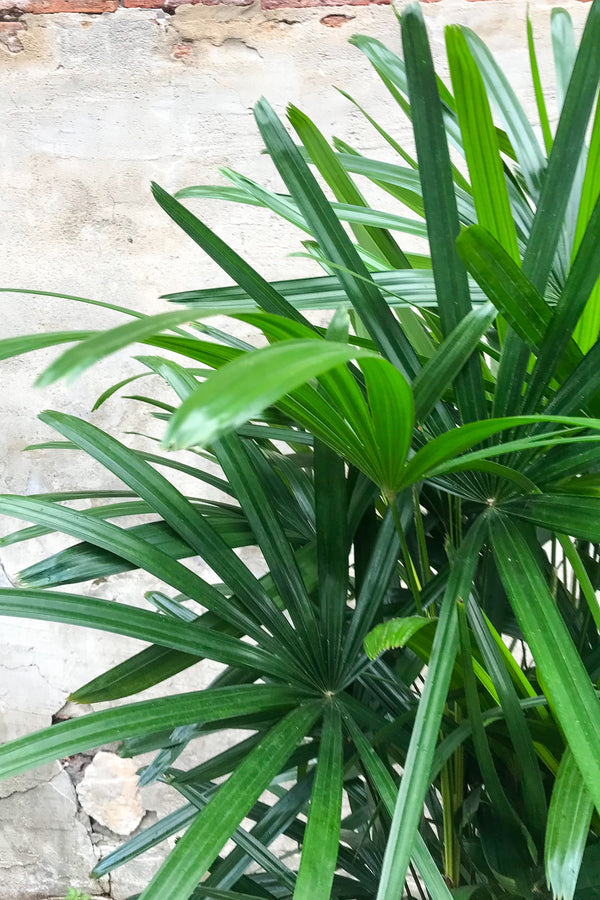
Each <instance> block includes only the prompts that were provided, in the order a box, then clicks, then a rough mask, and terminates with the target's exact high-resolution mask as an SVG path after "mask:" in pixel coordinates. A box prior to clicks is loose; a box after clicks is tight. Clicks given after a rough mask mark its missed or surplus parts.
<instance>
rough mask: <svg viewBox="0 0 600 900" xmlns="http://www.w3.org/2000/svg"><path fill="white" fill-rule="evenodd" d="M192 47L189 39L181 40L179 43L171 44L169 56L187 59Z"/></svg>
mask: <svg viewBox="0 0 600 900" xmlns="http://www.w3.org/2000/svg"><path fill="white" fill-rule="evenodd" d="M193 49H194V45H193V43H192V42H191V41H181V43H180V44H173V49H172V50H171V56H172V57H173V59H189V57H190V56H191V55H192V50H193Z"/></svg>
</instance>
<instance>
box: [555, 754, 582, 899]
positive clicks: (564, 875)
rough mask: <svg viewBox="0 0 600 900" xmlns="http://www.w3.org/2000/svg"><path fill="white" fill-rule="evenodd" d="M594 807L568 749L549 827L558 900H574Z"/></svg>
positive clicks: (563, 759)
mask: <svg viewBox="0 0 600 900" xmlns="http://www.w3.org/2000/svg"><path fill="white" fill-rule="evenodd" d="M593 811H594V804H593V802H592V798H591V797H590V795H589V792H588V790H587V788H586V786H585V784H584V781H583V778H582V777H581V772H580V771H579V769H578V768H577V763H576V762H575V758H574V756H573V754H572V752H571V751H570V750H569V749H568V748H567V750H565V752H564V754H563V758H562V759H561V762H560V766H559V769H558V772H557V775H556V781H555V782H554V789H553V791H552V799H551V801H550V809H549V813H548V824H547V826H546V844H545V850H544V859H545V866H546V878H547V879H548V885H549V887H550V888H551V890H552V893H553V895H554V897H555V898H556V900H573V895H574V893H575V888H576V886H577V878H578V876H579V869H580V867H581V861H582V859H583V851H584V850H585V845H586V841H587V837H588V834H589V830H590V822H591V819H592V813H593Z"/></svg>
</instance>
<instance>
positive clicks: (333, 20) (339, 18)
mask: <svg viewBox="0 0 600 900" xmlns="http://www.w3.org/2000/svg"><path fill="white" fill-rule="evenodd" d="M353 18H354V16H345V15H343V14H342V13H337V14H336V13H332V14H331V15H330V16H323V18H322V19H321V20H320V21H321V25H326V26H327V28H341V27H342V25H346V24H347V23H348V22H351V21H352V20H353Z"/></svg>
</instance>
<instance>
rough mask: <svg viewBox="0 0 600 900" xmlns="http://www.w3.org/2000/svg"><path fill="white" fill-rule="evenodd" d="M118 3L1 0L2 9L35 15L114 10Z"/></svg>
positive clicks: (109, 0) (104, 0) (110, 0)
mask: <svg viewBox="0 0 600 900" xmlns="http://www.w3.org/2000/svg"><path fill="white" fill-rule="evenodd" d="M118 5H119V4H118V0H0V10H8V11H10V12H11V13H12V12H14V13H15V14H16V13H17V12H22V13H32V14H33V15H44V14H46V13H65V12H67V13H69V12H70V13H91V14H94V13H104V12H114V11H115V9H116V8H117V6H118Z"/></svg>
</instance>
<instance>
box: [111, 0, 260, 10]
mask: <svg viewBox="0 0 600 900" xmlns="http://www.w3.org/2000/svg"><path fill="white" fill-rule="evenodd" d="M253 2H254V0H123V3H122V6H125V7H127V8H128V9H164V10H166V11H167V12H173V10H175V9H177V7H178V6H184V5H186V6H196V5H197V4H202V6H250V5H251V4H252V3H253Z"/></svg>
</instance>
